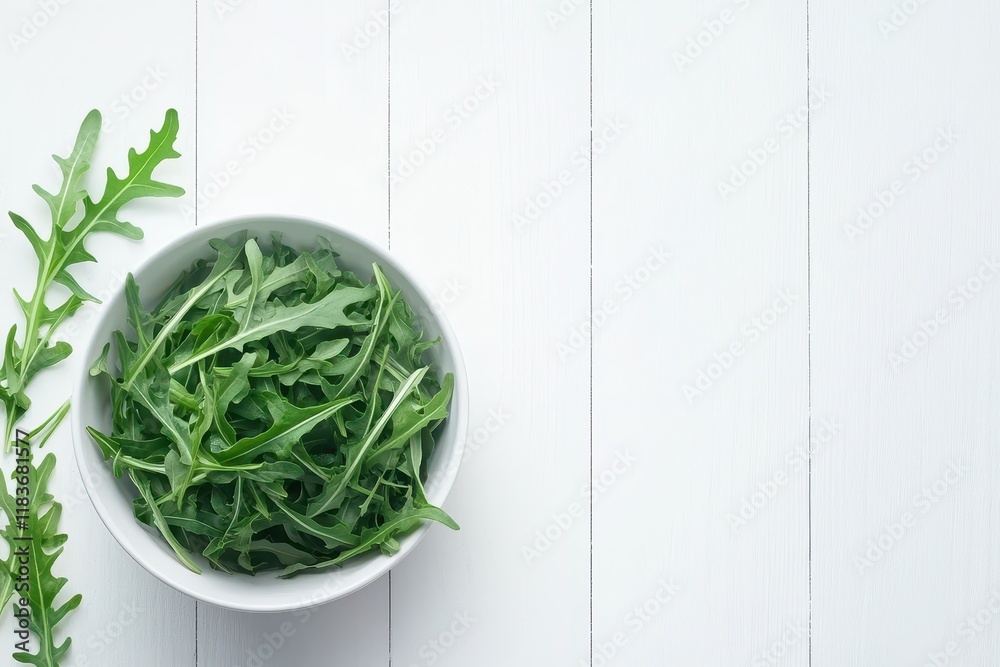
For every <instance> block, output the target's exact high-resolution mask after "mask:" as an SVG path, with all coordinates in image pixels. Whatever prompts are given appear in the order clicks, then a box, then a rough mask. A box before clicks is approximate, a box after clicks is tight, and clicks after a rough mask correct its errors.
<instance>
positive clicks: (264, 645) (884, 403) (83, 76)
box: [0, 0, 1000, 667]
mask: <svg viewBox="0 0 1000 667" xmlns="http://www.w3.org/2000/svg"><path fill="white" fill-rule="evenodd" d="M0 18H2V25H3V29H4V30H3V32H4V33H5V35H6V37H5V40H4V41H5V43H4V44H3V45H2V46H0V86H2V91H3V93H2V95H3V97H2V99H3V104H2V105H0V119H2V122H0V148H2V155H3V159H2V160H0V206H2V207H3V209H4V210H7V209H13V210H17V211H19V212H21V213H24V214H28V215H33V216H35V217H40V218H41V219H44V212H43V208H42V207H43V204H42V202H41V200H39V199H37V198H36V197H35V196H34V195H33V194H32V193H31V191H30V185H31V184H32V183H35V182H40V183H42V184H48V185H51V184H52V183H53V182H55V180H56V178H57V175H58V172H57V169H56V167H55V165H54V163H52V162H51V160H50V158H49V157H48V156H49V154H50V153H52V152H65V151H66V150H67V148H68V146H69V145H70V144H71V142H72V138H73V136H74V133H75V131H76V129H77V127H78V124H79V122H80V120H82V118H83V116H84V114H85V113H86V111H87V110H88V109H90V108H91V107H95V106H96V107H98V108H100V109H101V110H102V112H103V113H104V115H105V118H106V119H107V120H108V121H109V123H108V126H107V127H106V129H105V132H104V136H103V139H102V144H101V146H100V148H99V154H100V156H101V158H102V162H105V161H107V160H112V161H115V164H116V165H121V164H122V163H123V161H124V155H125V150H126V149H127V147H129V146H132V145H137V144H143V145H144V142H145V140H146V133H147V131H148V129H149V128H151V127H153V126H154V125H156V126H158V123H159V122H160V120H161V119H162V114H163V112H164V110H165V109H166V108H168V107H171V106H173V107H176V108H177V109H178V110H179V112H180V117H181V123H182V129H181V136H180V140H179V148H180V151H181V152H182V153H183V158H182V159H180V160H176V161H174V162H173V163H171V164H169V165H168V166H165V167H164V169H163V172H162V174H163V176H164V177H165V180H168V181H170V182H176V183H181V184H184V185H185V187H186V188H187V189H188V194H187V196H186V197H185V198H184V199H183V200H182V201H180V202H173V201H169V200H167V201H163V200H161V201H156V202H152V203H144V204H141V205H136V206H135V207H134V208H133V209H131V213H130V214H131V218H132V219H135V220H136V221H137V222H139V223H140V224H141V225H142V226H143V227H144V228H145V230H146V233H147V238H146V240H145V241H144V242H142V243H139V244H130V243H129V242H127V241H124V240H120V239H108V238H104V239H102V240H100V242H97V243H94V251H95V254H97V255H98V256H99V257H101V258H103V259H102V261H101V263H100V264H99V265H97V266H93V265H92V266H87V267H84V270H83V271H81V272H80V275H81V281H82V282H83V283H84V284H85V285H86V286H87V287H88V288H89V289H92V290H93V291H96V292H97V293H100V292H101V291H102V290H104V291H110V290H113V289H116V288H117V287H118V286H119V285H120V284H121V281H122V276H123V274H124V272H127V271H128V270H129V269H130V268H132V267H134V266H135V265H136V264H137V263H138V262H139V261H140V260H141V259H142V258H143V257H145V256H147V255H148V254H149V253H151V252H153V251H154V250H155V249H156V248H157V247H159V246H160V245H161V244H163V243H165V242H167V241H169V240H170V239H172V238H173V237H175V236H176V235H177V234H180V233H181V232H183V231H184V230H185V229H187V228H188V227H189V226H191V225H193V224H195V223H196V222H197V223H198V224H211V222H212V221H214V220H219V219H224V218H227V217H232V216H235V215H238V214H244V213H258V212H282V213H291V214H301V215H308V216H313V217H320V218H324V219H328V220H331V221H334V222H336V223H338V224H340V225H343V226H345V227H348V228H350V229H352V230H354V231H356V232H359V233H361V234H363V235H365V236H367V237H369V238H371V239H374V240H376V241H377V242H379V243H383V244H385V245H389V246H390V247H391V249H392V251H393V252H394V253H396V254H398V255H399V256H400V257H402V258H403V259H405V260H406V261H407V262H408V263H409V264H410V265H412V266H413V267H415V268H416V270H417V272H418V274H419V275H420V277H421V278H422V279H423V280H424V282H425V283H426V284H427V285H428V286H430V287H431V289H433V290H435V291H437V293H438V294H439V295H440V302H441V306H442V307H443V308H444V309H445V310H446V312H447V314H448V316H449V317H450V318H451V320H452V321H453V323H454V325H455V327H456V329H457V332H458V334H459V336H460V339H461V341H462V343H463V346H464V351H465V354H466V357H467V363H468V370H469V374H470V378H471V387H472V410H473V412H472V420H471V423H472V425H473V432H472V433H471V435H470V441H469V454H468V457H467V459H466V461H465V464H464V467H463V469H462V472H461V475H460V477H459V480H458V483H457V486H456V488H455V490H454V492H453V495H452V497H451V498H450V500H449V502H448V505H447V509H448V510H449V512H451V513H452V514H453V515H454V516H455V517H456V519H457V520H458V521H459V522H460V523H461V524H462V526H463V529H462V531H461V532H459V533H450V532H449V531H446V530H443V529H435V530H434V531H432V532H431V534H430V536H429V537H428V539H427V540H426V541H425V542H424V543H423V544H422V545H421V547H420V549H419V550H418V551H417V552H416V553H414V554H413V555H412V556H411V557H410V558H408V559H407V561H406V562H405V563H403V564H402V565H401V566H400V567H399V568H398V569H396V570H395V571H394V572H393V573H392V576H391V580H390V579H389V578H388V577H386V578H385V579H383V580H381V581H379V582H378V583H376V584H374V585H372V586H370V587H369V588H367V589H365V590H364V591H362V592H360V593H357V594H355V595H353V596H351V597H349V598H347V599H344V600H341V601H338V602H335V603H333V604H330V605H328V606H325V607H323V608H320V609H317V610H314V611H312V612H309V613H307V614H289V615H277V616H270V615H256V616H255V615H246V614H239V613H233V612H228V611H222V610H219V609H215V608H212V607H210V606H207V605H204V604H195V602H194V601H192V600H190V599H188V598H186V597H184V596H183V595H181V594H178V593H175V592H174V591H172V590H171V589H169V588H168V587H166V586H164V585H161V584H160V583H159V582H158V581H156V580H155V579H153V577H151V576H149V575H147V574H146V573H145V572H144V571H143V570H141V569H140V568H139V566H138V565H136V564H135V563H134V562H133V561H132V560H131V559H130V558H129V557H128V556H127V555H126V554H125V552H124V551H122V549H121V548H120V547H119V546H118V545H117V544H116V543H115V542H114V540H113V539H112V537H111V536H110V534H109V533H108V532H107V530H106V529H105V528H104V526H103V525H102V524H101V522H100V520H99V519H98V517H97V515H96V513H95V512H94V510H93V509H92V507H91V506H90V503H89V501H88V500H87V499H86V494H85V492H84V490H83V488H82V486H81V482H80V480H79V477H78V474H77V471H76V470H75V468H74V462H73V458H72V454H71V443H70V442H69V436H68V433H67V431H68V430H64V431H63V432H61V433H60V436H57V438H56V440H57V442H55V443H54V444H53V445H52V448H53V450H55V451H56V452H57V453H58V455H59V458H60V464H59V466H58V470H57V473H56V484H57V488H56V491H57V493H58V494H59V496H60V497H61V499H62V500H63V501H64V502H65V504H66V506H67V507H66V511H65V516H64V526H65V529H66V531H67V532H68V533H69V535H70V541H69V543H68V545H67V550H66V555H65V556H64V557H63V558H62V559H61V561H60V565H59V572H60V573H61V574H63V575H65V576H67V577H69V580H70V584H69V590H73V591H78V592H81V593H83V594H84V597H85V602H84V606H83V607H82V608H81V610H80V611H78V612H77V613H76V614H74V615H73V616H72V617H71V619H70V620H68V621H67V622H66V624H65V631H67V632H68V633H69V634H71V635H72V637H73V638H74V649H73V653H72V654H71V660H70V661H69V664H70V665H79V666H83V665H99V666H115V667H117V666H124V665H141V666H142V667H190V666H198V667H232V666H237V665H241V666H249V667H252V666H260V665H268V666H270V667H313V666H317V667H328V666H329V667H367V666H382V665H390V664H391V665H398V666H401V667H412V666H418V667H422V666H430V665H455V666H469V665H475V666H477V667H478V666H494V665H496V666H499V665H528V666H543V665H544V666H548V665H573V666H577V665H594V666H601V665H610V664H620V665H672V666H677V667H707V666H716V665H718V666H726V667H730V666H737V665H750V666H752V667H760V666H777V665H781V666H782V667H785V666H787V667H801V666H805V665H816V666H817V667H846V666H848V665H850V666H852V667H855V666H872V667H884V666H887V665H913V666H914V667H917V666H920V665H937V666H939V667H940V666H941V665H959V666H969V667H971V666H981V665H992V664H997V662H998V661H1000V618H998V617H1000V598H998V597H997V592H998V591H1000V494H998V493H997V492H996V483H997V478H998V476H1000V456H998V455H997V451H998V449H997V447H998V440H997V437H998V436H997V433H998V431H1000V428H998V427H1000V383H998V380H997V379H998V378H1000V353H998V345H997V333H998V323H1000V316H998V314H997V313H998V312H1000V311H998V307H1000V280H996V277H997V273H998V271H1000V265H998V264H997V262H998V261H1000V232H998V225H997V221H996V219H995V217H996V216H995V207H996V205H997V204H1000V194H998V192H1000V190H998V187H997V185H998V179H1000V159H998V157H997V150H998V148H1000V130H998V122H997V120H998V118H1000V86H998V83H997V80H998V79H997V75H998V74H1000V56H998V55H997V48H996V44H997V43H998V42H1000V9H998V7H997V5H996V4H995V3H992V2H988V1H987V0H968V1H966V2H951V3H946V2H931V1H927V0H876V1H875V2H871V1H868V0H842V1H840V2H834V1H832V0H811V2H810V3H808V6H807V2H805V0H795V1H793V0H770V1H769V2H762V1H761V0H711V1H709V2H693V1H685V2H681V1H671V2H652V1H647V2H640V1H639V0H631V1H628V0H621V1H614V2H613V1H612V0H593V2H592V3H591V2H587V1H583V0H506V1H500V0H477V1H475V2H470V1H468V0H378V1H367V0H335V1H334V0H291V1H290V0H285V1H284V2H279V1H278V0H201V1H200V2H197V5H196V2H195V0H184V1H179V0H145V1H143V2H127V1H126V0H89V1H87V0H8V1H7V2H6V3H5V4H4V7H3V8H2V10H0ZM592 141H593V143H591V142H592ZM93 176H94V177H95V178H96V177H97V176H98V175H96V174H94V175H93ZM195 212H196V213H197V215H195ZM3 229H4V233H5V236H4V239H3V240H4V243H3V245H2V248H0V252H2V263H3V266H4V267H5V269H4V275H5V280H4V281H3V283H4V289H3V297H2V309H0V314H2V315H3V321H4V322H10V321H11V318H14V317H15V304H14V301H13V298H11V297H10V296H9V288H10V287H11V286H14V287H20V288H24V289H28V288H30V284H29V283H30V281H31V276H32V275H33V271H34V265H33V263H32V262H33V259H32V257H31V253H30V249H29V247H28V245H27V244H26V243H25V242H24V241H23V240H22V239H21V238H20V237H19V235H17V233H16V232H15V231H14V230H13V228H12V227H10V226H9V224H7V225H5V226H4V227H3ZM95 312H96V311H94V310H93V309H91V310H85V311H84V312H83V313H81V314H80V315H79V317H78V320H77V323H78V327H77V328H76V329H75V330H74V331H72V332H71V333H70V334H68V336H67V337H69V338H70V339H71V341H72V340H76V341H77V342H78V343H82V342H83V340H85V338H86V335H87V333H88V323H89V322H91V321H92V320H93V317H94V314H95ZM4 326H5V327H6V326H7V325H4ZM5 330H6V329H5ZM83 361H84V360H82V359H80V358H75V359H73V360H71V362H69V363H67V364H66V365H64V366H62V367H61V370H60V371H58V372H56V371H53V372H49V373H47V374H46V375H45V377H44V378H42V379H41V380H40V381H39V385H37V387H38V388H37V389H36V395H37V396H38V397H39V399H38V400H37V403H38V411H37V412H36V413H33V414H34V415H36V416H38V415H41V414H42V413H43V412H45V411H47V410H48V409H50V408H52V407H54V406H55V405H56V404H57V403H58V402H60V401H62V400H63V399H64V398H65V396H66V394H67V389H66V387H67V385H68V384H69V383H68V378H70V377H72V374H73V373H79V372H82V364H83ZM4 466H6V464H4ZM5 619H9V614H7V615H6V616H5ZM4 622H5V626H4V627H8V625H9V620H5V621H4ZM4 636H6V635H4ZM4 641H6V640H4ZM9 653H10V651H9V650H8V648H7V646H6V645H0V656H2V658H0V660H3V661H7V660H9V657H8V656H9ZM2 664H7V663H6V662H2Z"/></svg>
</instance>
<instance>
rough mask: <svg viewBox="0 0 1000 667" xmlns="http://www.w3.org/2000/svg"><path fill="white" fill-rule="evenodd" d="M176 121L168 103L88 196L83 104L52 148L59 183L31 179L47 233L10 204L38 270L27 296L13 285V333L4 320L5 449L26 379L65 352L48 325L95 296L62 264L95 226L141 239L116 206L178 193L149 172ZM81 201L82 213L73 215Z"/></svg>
mask: <svg viewBox="0 0 1000 667" xmlns="http://www.w3.org/2000/svg"><path fill="white" fill-rule="evenodd" d="M177 127H178V121H177V112H176V111H174V110H173V109H170V110H169V111H167V114H166V118H165V119H164V121H163V127H161V128H160V130H159V131H152V132H150V139H149V146H148V147H147V148H146V150H144V151H143V152H142V153H138V152H136V150H135V149H131V150H129V153H128V173H127V174H126V175H125V177H124V178H122V177H119V176H118V175H117V174H116V173H115V172H114V170H113V169H111V168H110V167H109V168H108V172H107V184H106V185H105V188H104V194H103V195H102V196H101V197H100V198H99V199H96V198H94V197H92V196H91V195H90V194H88V193H87V192H86V191H85V190H84V189H82V186H81V180H82V178H83V175H84V174H85V173H86V172H87V171H88V170H89V169H90V160H91V158H92V156H93V154H94V147H95V146H96V145H97V139H98V135H99V134H100V131H101V114H100V112H98V111H97V110H96V109H95V110H93V111H91V112H90V113H89V114H87V117H86V118H85V119H84V121H83V125H81V127H80V132H79V134H78V135H77V138H76V143H75V144H74V146H73V150H72V152H71V153H70V154H69V156H68V157H65V158H62V157H59V156H57V155H53V159H55V161H56V163H57V164H58V165H59V169H60V170H61V172H62V176H63V181H62V185H61V186H60V188H59V190H58V191H57V192H56V193H55V194H53V193H50V192H48V191H46V190H44V189H42V188H41V187H40V186H38V185H35V186H34V190H35V192H36V193H37V194H38V196H40V197H41V198H42V199H44V200H45V202H46V204H48V207H49V211H50V213H51V217H52V221H51V229H50V233H49V236H48V238H47V239H42V237H41V235H40V234H39V233H38V232H37V231H36V230H35V228H34V227H33V226H32V225H31V223H29V222H28V221H27V220H25V219H24V218H23V217H21V216H20V215H18V214H17V213H14V212H13V211H12V212H10V214H9V215H10V219H11V220H12V221H13V223H14V226H15V227H17V229H18V230H20V231H21V232H22V233H23V234H24V235H25V236H26V237H27V239H28V242H29V243H30V244H31V247H32V249H33V250H34V251H35V255H36V256H37V258H38V273H37V276H36V279H35V288H34V292H33V293H32V295H31V297H30V298H28V299H25V298H23V297H22V296H21V295H20V294H18V293H17V291H16V290H15V292H14V295H15V296H16V297H17V301H18V303H19V304H20V306H21V310H22V312H23V313H24V318H25V322H24V328H23V330H22V335H21V336H20V337H18V335H17V334H18V329H17V326H16V325H14V326H12V327H11V328H10V330H9V332H8V334H7V339H6V345H5V347H4V362H3V366H2V367H0V403H2V404H3V406H4V410H5V413H6V426H5V429H4V443H5V450H6V451H10V447H11V435H12V434H13V432H14V428H15V426H16V425H17V423H18V422H19V421H20V419H21V418H22V417H23V416H24V414H25V412H26V411H27V409H28V407H29V406H30V405H31V400H30V399H29V398H28V394H27V388H28V386H29V384H30V383H31V381H32V379H34V377H35V376H36V375H37V374H38V372H39V371H41V370H43V369H45V368H48V367H50V366H53V365H55V364H57V363H59V362H60V361H62V360H63V359H65V358H66V357H68V356H69V354H70V352H72V347H71V346H70V345H69V343H66V342H63V341H60V342H53V341H52V336H53V334H54V333H55V331H56V329H57V328H58V327H59V325H60V324H62V323H63V322H64V321H65V320H66V318H68V317H69V316H71V315H72V314H73V313H74V312H76V310H77V309H78V308H79V307H80V306H82V305H83V304H84V303H85V302H87V301H93V302H99V300H98V299H97V298H96V297H94V296H93V295H92V294H90V293H88V292H87V291H86V290H85V289H84V288H83V287H81V286H80V284H79V283H78V282H77V281H76V278H74V277H73V275H72V274H71V273H70V267H72V266H74V265H75V264H79V263H81V262H94V261H96V259H95V257H94V256H93V255H91V254H90V253H89V252H87V249H86V248H85V247H84V242H85V241H86V240H87V239H88V238H89V237H90V236H91V235H92V234H95V233H97V232H109V233H112V234H118V235H120V236H124V237H126V238H129V239H133V240H138V239H141V238H142V230H140V229H139V228H138V227H136V226H134V225H132V224H131V223H129V222H125V221H123V220H121V219H119V217H118V215H119V212H120V211H121V208H122V207H123V206H125V205H126V204H128V203H129V202H131V201H133V200H135V199H138V198H140V197H177V196H180V195H182V194H184V190H183V189H182V188H179V187H177V186H175V185H168V184H166V183H161V182H159V181H156V180H154V179H153V170H154V169H156V167H157V166H158V165H159V164H160V163H161V162H163V161H164V160H167V159H170V158H176V157H180V154H179V153H178V152H177V151H175V150H174V140H175V139H176V138H177ZM81 209H82V216H80V217H78V214H79V213H80V211H81ZM57 283H58V284H60V285H62V286H64V287H66V288H67V289H68V290H69V292H70V293H69V296H68V297H67V298H66V299H65V301H63V302H62V303H61V304H59V305H57V306H55V307H52V306H50V305H49V304H48V303H47V298H48V297H49V294H50V290H51V288H52V287H53V285H55V284H57Z"/></svg>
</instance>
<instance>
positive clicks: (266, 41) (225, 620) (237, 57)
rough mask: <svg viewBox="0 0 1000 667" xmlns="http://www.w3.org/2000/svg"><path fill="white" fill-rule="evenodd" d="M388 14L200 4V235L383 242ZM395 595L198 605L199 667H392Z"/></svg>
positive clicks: (365, 9)
mask: <svg viewBox="0 0 1000 667" xmlns="http://www.w3.org/2000/svg"><path fill="white" fill-rule="evenodd" d="M384 4H385V3H384V2H372V1H365V2H349V3H331V2H324V1H322V0H311V1H309V2H299V3H296V4H295V5H294V7H292V6H290V5H289V4H288V3H285V2H278V1H277V0H268V1H259V2H253V3H250V2H243V3H235V2H232V3H228V4H226V5H225V6H220V3H214V2H208V1H204V2H202V3H201V6H200V21H199V60H198V64H199V70H198V81H199V105H198V108H199V114H200V115H199V129H200V132H199V139H200V141H199V179H200V190H199V193H200V196H201V203H202V205H201V208H200V210H199V211H198V217H199V224H202V223H209V224H210V222H211V221H212V220H218V219H222V218H227V217H232V216H235V215H242V214H249V213H267V212H280V213H287V214H294V215H304V216H309V217H315V218H321V219H324V220H329V221H332V222H335V223H337V224H339V225H341V226H343V227H345V228H347V229H349V230H351V231H354V232H356V233H359V234H362V235H364V236H367V237H369V238H371V239H374V240H376V241H379V242H382V243H385V242H386V240H387V232H388V225H387V223H388V205H387V204H388V202H387V191H386V186H385V180H384V178H383V176H384V172H385V163H386V150H387V147H386V142H387V137H386V128H387V106H388V105H387V102H388V100H387V95H388V80H387V73H388V63H387V59H386V57H387V54H388V41H387V39H386V37H385V35H382V36H378V35H376V36H374V37H369V42H368V43H367V44H361V45H360V46H356V45H355V42H354V40H355V39H356V38H357V33H356V30H355V29H356V28H358V29H360V30H361V31H362V33H363V32H364V30H365V29H366V26H367V25H368V24H369V23H372V22H373V21H374V22H375V23H374V24H375V25H378V22H377V16H378V11H379V10H381V9H384ZM230 10H231V11H230ZM352 49H353V50H352ZM233 166H235V167H236V169H235V170H234V169H230V167H233ZM234 172H235V173H234ZM387 586H388V583H387V581H386V579H385V578H383V579H382V580H380V581H379V582H377V583H374V584H372V585H371V586H369V587H367V588H365V589H364V590H362V591H360V592H357V593H355V594H353V595H351V596H350V597H348V598H345V599H343V600H340V601H337V602H334V603H331V604H329V605H326V606H323V607H320V608H317V609H314V610H311V611H310V612H309V613H308V614H306V613H292V614H265V615H252V614H241V613H234V612H227V611H221V610H218V609H215V608H212V607H210V606H208V605H199V615H198V637H199V665H207V666H211V667H214V666H215V665H231V664H241V665H256V664H258V663H257V662H255V660H258V661H260V663H261V664H266V665H268V667H301V666H302V665H311V664H318V663H317V662H316V661H317V660H320V659H321V658H320V657H319V656H329V657H328V658H322V659H326V660H330V661H334V660H335V661H336V664H343V665H352V666H353V665H358V666H365V667H367V666H369V665H373V666H374V665H379V666H381V665H386V664H388V618H389V611H388V590H387ZM331 664H332V663H331Z"/></svg>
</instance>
